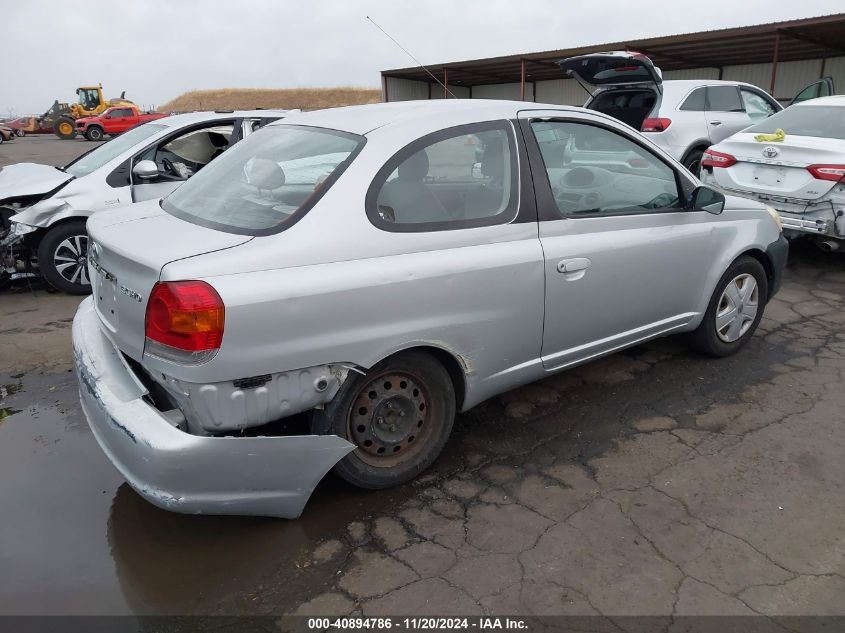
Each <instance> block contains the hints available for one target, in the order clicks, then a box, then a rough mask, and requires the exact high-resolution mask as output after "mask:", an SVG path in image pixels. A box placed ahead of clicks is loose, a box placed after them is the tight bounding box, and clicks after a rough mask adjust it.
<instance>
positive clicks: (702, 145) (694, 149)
mask: <svg viewBox="0 0 845 633" xmlns="http://www.w3.org/2000/svg"><path fill="white" fill-rule="evenodd" d="M708 147H710V144H709V143H706V142H704V141H698V142H697V143H696V144H695V145H693V146H692V147H690V148H689V149H688V150H687V151H686V152H684V155H683V157H682V158H681V163H684V162H686V160H687V158H689V155H690V154H692V153H693V152H697V151H699V150H700V151H702V152H703V151H704V150H706V149H707V148H708Z"/></svg>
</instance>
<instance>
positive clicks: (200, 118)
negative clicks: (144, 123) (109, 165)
mask: <svg viewBox="0 0 845 633" xmlns="http://www.w3.org/2000/svg"><path fill="white" fill-rule="evenodd" d="M298 112H299V110H229V111H222V110H221V111H201V112H186V113H185V114H173V115H170V116H168V117H165V118H163V119H156V122H155V123H156V125H166V126H167V127H182V126H183V125H191V124H193V123H204V122H205V121H216V120H217V119H240V118H262V119H263V118H272V117H285V116H288V115H289V114H291V113H298Z"/></svg>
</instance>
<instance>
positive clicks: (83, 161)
mask: <svg viewBox="0 0 845 633" xmlns="http://www.w3.org/2000/svg"><path fill="white" fill-rule="evenodd" d="M163 129H165V126H164V125H155V124H152V123H144V124H143V125H139V126H138V127H136V128H134V129H132V130H129V131H128V132H126V133H125V134H121V135H120V136H118V137H117V138H113V139H112V140H110V141H107V142H106V143H103V144H102V145H100V146H99V147H98V148H96V149H95V150H92V151H90V152H88V153H87V154H83V155H82V156H80V157H79V158H77V159H76V160H75V161H73V162H72V163H70V164H68V165H66V166H65V168H64V171H66V172H67V173H69V174H70V175H72V176H76V177H77V178H79V177H80V176H87V175H88V174H90V173H91V172H93V171H94V170H96V169H99V168H100V167H102V166H103V165H105V164H106V163H109V162H111V161H112V160H114V159H115V158H117V157H118V156H120V155H121V154H122V153H123V152H125V151H127V150H130V149H132V148H133V147H135V146H136V145H137V144H138V143H140V142H141V141H144V140H146V139H148V138H150V137H151V136H154V135H155V134H157V133H158V132H161V131H162V130H163Z"/></svg>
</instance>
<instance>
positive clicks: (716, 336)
mask: <svg viewBox="0 0 845 633" xmlns="http://www.w3.org/2000/svg"><path fill="white" fill-rule="evenodd" d="M747 275H750V276H751V277H753V278H754V281H755V282H756V284H757V289H756V294H757V297H756V306H757V312H756V314H755V316H754V318H753V319H751V320H750V321H747V322H746V323H741V328H740V330H739V332H741V335H740V336H739V338H737V339H736V340H725V339H724V338H723V335H725V336H727V335H729V334H730V332H729V331H724V330H723V335H720V333H719V332H718V331H717V322H716V318H717V314H720V313H722V312H723V311H724V312H726V313H727V315H728V316H729V315H730V310H731V305H730V302H729V299H728V298H727V297H723V294H724V293H725V289H726V288H727V287H728V285H729V284H731V283H733V282H734V281H735V280H737V279H739V278H740V277H741V276H747ZM768 296H769V282H768V278H767V277H766V271H765V270H763V266H762V264H760V262H758V261H757V260H756V259H754V258H753V257H749V256H747V255H743V256H742V257H740V258H738V259H737V260H736V261H735V262H734V263H733V264H731V265H730V267H729V268H728V270H727V271H726V272H725V274H724V275H722V278H721V279H720V280H719V283H718V284H716V290H714V291H713V296H712V297H711V298H710V303H709V304H708V305H707V312H705V313H704V319H703V320H702V321H701V324H700V325H699V326H698V328H696V329H695V330H694V331H692V332H690V334H689V337H688V342H689V345H690V347H691V348H692V349H694V350H695V351H697V352H699V353H701V354H705V355H707V356H715V357H724V356H730V355H731V354H735V353H736V352H738V351H739V350H740V349H741V348H742V347H743V346H744V345H745V344H746V343H747V342H748V339H750V338H751V337H752V336H754V331H755V330H756V329H757V326H758V325H759V324H760V319H761V318H762V317H763V310H764V309H765V306H766V301H767V299H768ZM745 303H746V304H747V303H748V302H745ZM734 310H735V311H739V312H741V311H742V310H741V306H740V308H739V309H737V308H734ZM726 327H728V326H726Z"/></svg>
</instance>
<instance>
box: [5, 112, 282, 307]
mask: <svg viewBox="0 0 845 633" xmlns="http://www.w3.org/2000/svg"><path fill="white" fill-rule="evenodd" d="M286 114H287V111H283V110H248V111H239V112H233V111H228V112H192V113H190V114H180V115H176V116H170V117H166V118H163V119H157V120H156V121H155V122H150V123H145V124H143V125H140V126H138V127H136V128H133V129H132V130H129V131H128V132H125V133H124V134H121V135H120V136H119V137H117V138H114V139H111V140H110V141H108V142H107V143H104V144H102V145H99V146H97V147H95V148H94V149H92V150H90V151H88V152H86V153H84V154H83V155H82V156H80V157H79V158H77V159H76V160H74V161H72V162H71V163H69V164H68V165H65V166H64V167H53V166H52V165H39V164H35V163H18V164H16V165H9V166H8V167H2V168H0V287H2V285H3V284H4V282H8V281H9V280H10V279H12V278H14V276H16V275H32V274H36V273H37V274H40V275H41V276H42V277H44V279H46V281H47V282H48V283H49V284H50V285H51V286H53V287H54V288H56V289H57V290H61V291H62V292H67V293H71V294H87V293H89V292H91V284H90V281H89V279H88V272H87V270H86V267H85V262H86V253H87V249H88V237H87V235H86V233H85V221H86V220H87V219H88V217H89V216H90V215H91V214H93V213H96V212H98V211H101V210H103V209H111V208H114V207H119V206H122V205H125V204H129V203H131V202H140V201H143V200H152V199H155V198H160V197H161V196H163V195H166V194H168V193H170V192H171V191H173V190H174V189H175V188H176V187H178V186H179V185H181V184H182V183H183V182H184V181H185V180H187V179H188V178H190V177H191V176H192V175H193V174H195V173H196V172H198V171H199V170H200V169H202V168H203V167H205V165H207V164H208V163H210V162H211V161H212V160H213V159H215V158H216V157H217V156H219V155H220V154H222V153H223V151H224V150H226V149H227V148H228V147H230V146H232V145H234V144H235V143H237V142H238V141H240V140H241V139H242V138H244V137H246V136H247V135H249V134H251V133H252V131H253V130H256V129H258V128H259V127H261V126H262V125H265V124H266V123H269V122H270V121H275V120H277V119H279V118H281V117H283V116H285V115H286Z"/></svg>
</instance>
